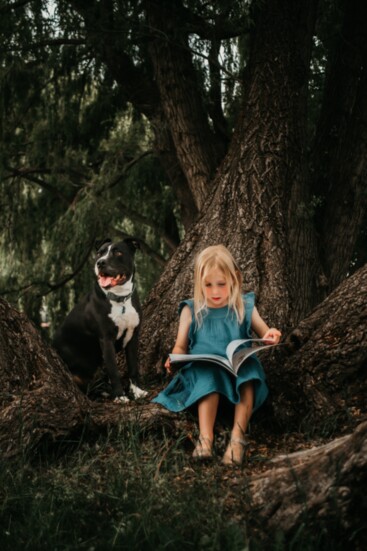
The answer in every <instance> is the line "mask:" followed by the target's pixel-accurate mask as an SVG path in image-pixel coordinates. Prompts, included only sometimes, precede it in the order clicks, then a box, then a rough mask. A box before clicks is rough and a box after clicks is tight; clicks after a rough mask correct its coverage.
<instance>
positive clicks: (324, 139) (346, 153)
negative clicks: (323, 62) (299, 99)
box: [314, 0, 367, 294]
mask: <svg viewBox="0 0 367 551" xmlns="http://www.w3.org/2000/svg"><path fill="white" fill-rule="evenodd" d="M345 10H346V13H345V21H344V25H343V28H342V30H341V32H340V34H339V37H340V38H339V40H338V41H337V43H336V45H335V48H334V51H333V52H332V54H333V55H332V56H331V62H330V66H329V68H328V72H327V79H326V84H325V91H324V101H323V106H322V110H321V115H320V118H319V122H318V132H317V135H316V140H315V148H314V150H315V154H314V157H315V158H314V171H315V181H314V195H315V196H316V197H318V199H321V200H322V206H321V209H320V214H319V231H320V236H321V241H320V253H321V259H322V262H323V265H324V269H325V276H326V278H325V281H324V292H325V294H327V293H328V292H330V291H331V290H332V289H334V288H335V287H336V286H337V285H339V283H340V282H341V281H342V280H343V279H344V278H345V277H346V276H347V275H348V273H349V272H350V269H351V260H353V261H354V260H355V258H353V255H351V252H352V253H353V252H354V251H355V247H356V242H357V239H358V236H359V233H360V230H361V226H362V223H363V220H364V216H365V212H366V205H367V194H366V190H365V188H366V184H365V183H366V178H367V130H366V129H367V101H366V98H367V28H366V24H365V22H366V18H367V5H366V4H365V3H364V2H359V1H358V0H351V1H349V2H345ZM362 254H363V255H364V258H366V256H365V255H366V253H365V251H364V252H363V253H362Z"/></svg>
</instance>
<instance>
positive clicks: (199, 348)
mask: <svg viewBox="0 0 367 551" xmlns="http://www.w3.org/2000/svg"><path fill="white" fill-rule="evenodd" d="M243 299H244V304H245V318H244V320H243V322H242V323H241V325H239V323H238V321H237V318H236V316H235V314H234V312H233V311H232V310H231V309H230V308H229V307H228V306H224V307H223V308H208V310H207V313H206V314H204V318H203V323H202V325H201V327H199V328H197V327H196V322H195V318H194V301H193V300H192V299H189V300H184V301H183V302H181V303H180V305H179V313H181V310H182V308H183V307H184V306H185V305H188V306H189V308H190V310H191V315H192V322H191V326H190V329H189V347H188V348H189V353H192V354H194V353H195V354H203V353H211V354H220V355H222V356H225V351H226V347H227V345H228V344H229V342H230V341H232V340H234V339H246V338H251V316H252V311H253V308H254V301H255V295H254V293H247V294H246V295H244V296H243ZM248 381H252V382H253V384H254V391H255V400H254V409H253V410H254V411H255V410H256V409H258V408H259V407H260V406H261V404H262V403H263V402H264V401H265V399H266V397H267V395H268V387H267V385H266V382H265V373H264V370H263V367H262V365H261V363H260V362H259V360H258V358H257V357H256V356H255V355H253V356H251V357H250V358H249V359H248V360H247V361H246V362H245V364H244V365H242V366H241V367H240V369H239V371H238V377H237V378H236V377H233V376H232V375H231V374H230V373H228V372H227V371H226V370H225V369H222V368H221V367H219V366H215V365H213V364H210V363H208V364H205V363H204V362H190V363H188V364H186V365H184V366H183V367H182V368H181V369H180V370H179V371H178V372H177V374H176V375H175V376H174V377H173V379H172V381H171V382H170V383H169V384H168V386H167V387H166V388H165V389H164V390H162V392H160V393H159V394H158V396H156V397H155V398H154V399H153V402H155V403H158V404H161V405H162V406H164V407H165V408H167V409H169V410H170V411H174V412H178V411H183V410H184V409H187V408H189V407H190V406H192V405H194V404H195V403H196V402H197V401H198V400H200V399H201V398H203V397H204V396H206V395H208V394H211V393H212V392H217V393H219V394H220V395H221V396H223V397H225V398H226V399H227V400H228V401H229V402H230V403H232V404H238V403H239V401H240V386H241V385H242V384H243V383H246V382H248Z"/></svg>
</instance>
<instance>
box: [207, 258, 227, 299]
mask: <svg viewBox="0 0 367 551" xmlns="http://www.w3.org/2000/svg"><path fill="white" fill-rule="evenodd" d="M203 284H204V296H205V300H206V304H207V306H208V307H209V308H222V307H223V306H227V304H228V298H229V285H228V282H227V280H226V278H225V275H224V273H223V272H222V271H221V270H218V269H217V268H213V269H212V270H210V272H208V273H207V274H206V276H205V277H204V281H203Z"/></svg>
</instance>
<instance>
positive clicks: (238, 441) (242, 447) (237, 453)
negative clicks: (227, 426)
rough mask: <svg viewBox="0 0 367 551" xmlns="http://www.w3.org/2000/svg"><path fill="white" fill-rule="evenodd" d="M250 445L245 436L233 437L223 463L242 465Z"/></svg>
mask: <svg viewBox="0 0 367 551" xmlns="http://www.w3.org/2000/svg"><path fill="white" fill-rule="evenodd" d="M248 446H249V442H248V441H247V440H245V439H244V438H231V439H230V441H229V443H228V446H227V449H226V451H225V452H224V455H223V459H222V463H223V465H242V461H243V457H244V455H245V451H246V448H247V447H248Z"/></svg>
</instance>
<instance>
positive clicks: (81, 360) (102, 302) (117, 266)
mask: <svg viewBox="0 0 367 551" xmlns="http://www.w3.org/2000/svg"><path fill="white" fill-rule="evenodd" d="M137 246H138V244H137V242H136V241H135V240H133V239H125V240H124V241H119V242H117V243H113V242H112V241H111V240H110V239H107V240H105V241H103V242H102V243H100V244H99V245H98V250H97V258H96V262H95V266H94V270H95V274H96V276H97V281H96V283H95V286H94V289H93V291H92V292H91V293H89V294H88V295H87V296H86V297H85V298H84V299H83V300H82V301H81V302H80V303H79V304H77V305H76V306H75V308H74V309H73V310H72V311H71V312H70V314H69V315H68V316H67V317H66V319H65V321H64V323H63V324H62V326H61V327H60V329H59V330H58V331H57V333H56V335H55V339H54V346H55V348H56V350H57V351H58V353H59V354H60V356H61V357H62V359H63V360H64V361H65V363H66V364H67V366H68V367H69V369H70V371H71V373H72V374H73V378H74V380H75V382H76V383H77V384H78V385H79V386H80V387H82V388H86V386H87V384H88V383H89V382H90V381H91V380H92V378H93V376H94V374H95V372H96V371H97V369H98V368H99V367H101V366H102V365H103V364H104V365H105V367H106V370H107V374H108V376H109V379H110V382H111V386H112V396H113V397H115V398H116V399H118V400H119V401H122V402H127V401H128V398H127V396H126V395H125V392H124V389H123V386H122V383H121V380H120V376H119V373H118V368H117V362H116V352H119V351H120V350H121V349H122V348H124V350H125V354H126V363H127V368H128V376H129V379H130V392H131V394H132V395H133V396H134V398H142V397H144V396H146V394H147V392H145V391H144V390H142V389H141V388H139V386H138V380H139V372H138V356H137V349H138V335H139V325H140V320H141V307H140V303H139V297H138V294H137V291H136V288H135V284H134V272H135V267H134V255H135V251H136V248H137Z"/></svg>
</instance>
